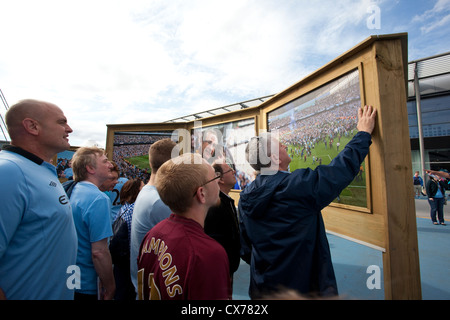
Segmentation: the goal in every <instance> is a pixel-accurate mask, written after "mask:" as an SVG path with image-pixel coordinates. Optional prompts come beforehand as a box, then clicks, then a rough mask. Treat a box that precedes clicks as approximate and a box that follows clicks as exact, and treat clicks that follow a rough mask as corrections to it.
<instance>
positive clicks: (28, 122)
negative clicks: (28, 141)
mask: <svg viewBox="0 0 450 320" xmlns="http://www.w3.org/2000/svg"><path fill="white" fill-rule="evenodd" d="M22 125H23V127H24V129H25V131H27V132H28V133H29V134H32V135H34V136H37V135H38V134H39V129H40V127H39V122H37V121H36V120H34V119H31V118H25V119H23V121H22Z"/></svg>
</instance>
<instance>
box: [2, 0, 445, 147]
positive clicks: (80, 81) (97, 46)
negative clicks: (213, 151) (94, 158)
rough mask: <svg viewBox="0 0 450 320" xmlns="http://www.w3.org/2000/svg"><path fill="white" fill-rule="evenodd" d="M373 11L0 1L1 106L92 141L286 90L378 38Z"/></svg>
mask: <svg viewBox="0 0 450 320" xmlns="http://www.w3.org/2000/svg"><path fill="white" fill-rule="evenodd" d="M374 3H375V4H376V5H379V6H382V5H383V3H384V1H381V0H380V1H375V2H374V1H373V0H363V1H358V0H343V1H332V0H326V1H306V0H299V1H278V0H277V1H275V0H258V1H257V0H248V1H242V0H229V1H225V2H224V1H214V0H190V1H181V0H152V1H150V0H130V1H119V0H108V1H106V0H95V1H87V0H79V1H76V2H75V1H55V0H53V1H52V0H40V1H32V0H28V1H26V0H15V1H3V2H1V4H0V30H1V33H2V48H1V49H0V88H1V89H2V90H3V92H4V94H5V96H6V98H7V99H8V102H9V103H10V104H12V103H14V102H15V101H17V100H19V99H23V98H37V99H43V100H47V101H51V102H53V103H56V104H58V105H59V106H61V108H62V109H63V110H64V112H65V113H66V115H67V117H68V119H69V123H70V125H71V126H72V128H73V129H74V133H73V134H72V135H71V137H72V138H71V143H73V144H80V143H82V142H83V141H84V140H86V139H88V138H91V139H94V140H97V141H100V142H101V141H104V139H105V136H106V124H108V123H133V122H161V121H164V120H169V119H172V118H176V117H179V116H183V115H187V114H191V113H194V112H199V111H205V110H207V109H211V108H216V107H220V106H223V105H227V104H231V103H235V102H239V101H242V100H247V99H252V98H257V97H260V96H264V95H268V94H273V93H277V92H279V91H281V90H283V89H285V88H287V87H288V86H290V85H291V84H293V83H295V82H297V81H298V80H300V79H301V78H302V77H304V76H305V75H307V74H308V73H310V72H312V71H314V70H316V69H317V68H319V67H321V66H322V65H323V64H325V63H326V62H328V61H330V60H331V59H333V58H335V57H336V56H337V55H339V54H341V53H343V52H345V51H346V50H348V49H350V48H351V47H353V46H354V45H355V44H357V43H358V42H359V41H361V40H363V39H364V38H366V37H367V36H368V35H369V34H372V33H374V32H376V31H373V30H368V29H367V27H366V21H365V19H366V18H367V17H368V13H367V8H368V7H369V6H370V5H372V4H374ZM439 3H440V5H443V4H445V3H448V1H446V2H444V1H440V2H439ZM436 6H437V5H436ZM437 7H439V6H437ZM436 10H437V9H436Z"/></svg>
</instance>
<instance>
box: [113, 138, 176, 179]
mask: <svg viewBox="0 0 450 320" xmlns="http://www.w3.org/2000/svg"><path fill="white" fill-rule="evenodd" d="M166 138H169V139H170V138H172V132H171V131H170V132H116V133H115V134H114V149H113V157H112V158H113V161H114V162H115V163H116V164H117V166H118V167H119V170H120V171H119V174H120V176H123V177H125V178H128V179H134V178H139V179H141V180H142V181H144V183H147V182H148V180H149V179H150V174H151V170H150V164H149V162H148V150H149V149H150V146H151V145H152V144H153V143H155V142H156V141H158V140H161V139H166Z"/></svg>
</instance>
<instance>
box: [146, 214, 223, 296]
mask: <svg viewBox="0 0 450 320" xmlns="http://www.w3.org/2000/svg"><path fill="white" fill-rule="evenodd" d="M139 253H140V254H139V258H138V298H139V299H151V300H159V299H161V300H166V299H185V300H218V299H231V282H230V273H229V267H228V257H227V254H226V252H225V250H224V249H223V247H222V246H221V245H220V244H219V243H218V242H216V241H215V240H214V239H212V238H211V237H209V236H208V235H206V234H205V232H204V231H203V228H202V226H201V225H200V224H198V223H197V222H195V221H194V220H192V219H187V218H184V217H181V216H179V215H175V214H171V215H170V217H169V218H167V219H165V220H163V221H161V222H160V223H158V224H157V225H156V226H155V227H153V228H152V229H151V230H150V231H149V232H148V233H147V234H146V236H145V237H144V240H143V241H142V243H141V247H140V250H139Z"/></svg>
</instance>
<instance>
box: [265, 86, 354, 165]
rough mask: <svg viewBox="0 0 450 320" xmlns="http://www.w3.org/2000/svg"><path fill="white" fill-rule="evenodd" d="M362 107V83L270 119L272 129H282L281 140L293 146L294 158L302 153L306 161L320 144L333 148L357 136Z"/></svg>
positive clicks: (323, 96)
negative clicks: (346, 138)
mask: <svg viewBox="0 0 450 320" xmlns="http://www.w3.org/2000/svg"><path fill="white" fill-rule="evenodd" d="M359 107H360V97H359V84H358V83H353V84H349V85H348V86H347V87H345V88H343V89H342V90H340V91H338V92H335V93H330V94H326V95H322V96H320V97H318V98H316V99H315V100H314V104H313V105H311V106H308V107H306V108H304V109H301V110H295V111H291V112H289V111H287V112H286V113H285V114H283V115H282V116H281V117H280V116H278V117H276V118H274V119H270V117H269V119H270V120H269V128H270V130H271V131H273V130H278V133H279V137H280V141H282V143H283V144H285V145H287V146H292V149H293V150H292V154H291V155H292V156H294V155H296V156H298V155H299V152H301V155H300V156H301V157H302V159H304V160H305V161H306V157H309V156H311V149H314V148H315V146H316V144H317V143H323V144H324V146H325V148H330V149H331V148H332V147H333V143H334V142H335V141H336V140H337V141H338V142H339V141H340V138H341V137H342V136H345V137H347V136H353V134H354V132H355V130H356V125H357V117H356V116H355V112H356V110H358V108H359ZM342 147H343V146H341V148H342ZM299 150H300V151H299Z"/></svg>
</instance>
